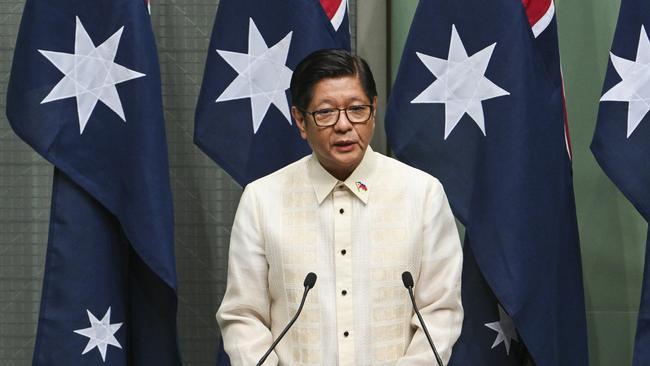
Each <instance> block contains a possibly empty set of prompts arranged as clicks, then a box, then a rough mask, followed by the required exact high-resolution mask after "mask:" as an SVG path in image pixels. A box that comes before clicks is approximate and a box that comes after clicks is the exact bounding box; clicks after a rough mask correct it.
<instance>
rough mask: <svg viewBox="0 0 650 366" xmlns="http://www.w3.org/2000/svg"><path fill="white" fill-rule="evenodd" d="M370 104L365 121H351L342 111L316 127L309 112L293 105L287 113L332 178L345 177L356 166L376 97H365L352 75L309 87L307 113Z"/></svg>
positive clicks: (365, 143)
mask: <svg viewBox="0 0 650 366" xmlns="http://www.w3.org/2000/svg"><path fill="white" fill-rule="evenodd" d="M363 104H372V105H373V107H374V108H373V114H372V116H371V117H370V119H369V120H368V122H366V123H351V122H350V121H349V120H348V119H347V117H346V115H345V112H344V111H341V114H340V116H339V120H338V122H337V123H336V124H335V125H333V126H329V127H319V126H317V125H316V124H315V123H314V120H313V118H312V116H311V115H310V114H309V113H305V115H303V114H302V113H300V111H299V110H298V109H297V108H296V107H292V108H291V114H292V115H293V118H294V119H295V120H296V123H297V125H298V129H299V130H300V136H302V138H303V139H305V140H307V142H308V143H309V146H311V148H312V150H314V153H315V154H316V157H317V158H318V161H319V162H320V163H321V165H322V166H323V167H324V168H325V169H326V170H327V171H328V172H329V173H330V174H332V175H333V176H334V177H336V178H337V179H339V180H345V179H346V178H347V177H348V176H349V175H350V174H351V173H352V172H353V171H354V169H355V168H356V167H357V166H358V165H359V163H360V162H361V159H362V158H363V154H364V153H365V151H366V148H367V147H368V143H370V140H371V139H372V134H373V131H374V129H375V112H374V111H376V110H377V97H375V98H374V100H368V97H367V96H366V93H364V91H363V88H362V87H361V83H360V82H359V79H358V78H357V77H356V76H344V77H340V78H330V79H323V80H321V81H319V82H318V83H317V84H316V85H315V86H314V89H313V92H312V99H311V103H310V104H309V106H308V107H307V112H314V111H318V110H322V109H326V108H347V107H350V106H354V105H363Z"/></svg>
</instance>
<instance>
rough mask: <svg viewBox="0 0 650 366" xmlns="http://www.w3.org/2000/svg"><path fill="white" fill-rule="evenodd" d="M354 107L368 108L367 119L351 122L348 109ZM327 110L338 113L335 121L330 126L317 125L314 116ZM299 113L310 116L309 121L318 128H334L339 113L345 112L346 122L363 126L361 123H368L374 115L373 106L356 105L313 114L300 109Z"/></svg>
mask: <svg viewBox="0 0 650 366" xmlns="http://www.w3.org/2000/svg"><path fill="white" fill-rule="evenodd" d="M355 107H368V108H370V114H368V118H366V120H365V121H353V120H351V119H350V116H349V115H348V109H350V108H355ZM329 110H331V111H334V110H336V111H337V112H338V114H337V115H336V119H335V120H334V122H333V123H330V124H327V125H321V124H318V122H317V121H316V114H318V113H319V112H323V111H329ZM300 111H301V112H302V113H303V114H309V115H311V119H312V120H313V121H314V124H316V126H318V127H332V126H334V125H335V124H337V123H339V119H340V118H341V111H344V112H345V117H346V118H347V119H348V121H349V122H350V123H353V124H363V123H368V121H370V119H371V118H372V116H373V114H374V113H375V106H373V105H372V104H357V105H351V106H347V107H345V108H323V109H319V110H317V111H313V112H309V111H306V110H302V109H301V110H300Z"/></svg>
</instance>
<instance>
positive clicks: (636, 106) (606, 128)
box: [591, 0, 650, 366]
mask: <svg viewBox="0 0 650 366" xmlns="http://www.w3.org/2000/svg"><path fill="white" fill-rule="evenodd" d="M649 30H650V3H648V2H647V1H641V0H622V1H621V10H620V13H619V18H618V25H617V26H616V33H615V35H614V42H613V44H612V50H611V53H610V62H609V66H608V67H607V74H606V75H605V85H604V87H603V95H602V97H601V99H600V110H599V111H598V123H597V125H596V132H595V134H594V140H593V142H592V144H591V150H592V152H593V153H594V156H595V157H596V160H597V161H598V163H599V164H600V166H601V167H602V168H603V170H604V171H605V173H606V174H607V175H608V176H609V178H610V179H611V180H612V181H613V182H614V184H616V186H617V187H618V188H619V189H620V190H621V191H622V192H623V194H624V195H625V197H627V199H629V200H630V202H632V204H633V205H634V207H636V209H637V210H638V211H639V212H640V213H641V215H642V216H643V218H644V219H645V220H646V221H648V220H650V190H649V187H650V169H648V157H649V156H650V117H649V116H648V111H650V107H649V105H650V104H649V103H650V76H649V75H650V74H649V71H650V69H649V65H650V41H649V40H648V39H649V37H648V35H649V34H650V33H648V31H649ZM646 247H647V243H646ZM645 263H646V264H645V270H644V273H643V285H642V286H643V287H642V291H641V305H640V308H639V318H638V321H637V329H636V339H635V345H634V361H633V364H634V365H635V366H645V365H650V274H649V273H648V252H647V248H646V261H645Z"/></svg>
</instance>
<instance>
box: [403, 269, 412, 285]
mask: <svg viewBox="0 0 650 366" xmlns="http://www.w3.org/2000/svg"><path fill="white" fill-rule="evenodd" d="M402 283H404V287H406V288H411V287H413V276H411V272H409V271H406V272H404V273H402Z"/></svg>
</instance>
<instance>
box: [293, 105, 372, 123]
mask: <svg viewBox="0 0 650 366" xmlns="http://www.w3.org/2000/svg"><path fill="white" fill-rule="evenodd" d="M373 110H374V108H373V106H372V105H370V104H362V105H351V106H349V107H345V108H325V109H319V110H317V111H313V112H308V111H303V112H304V113H307V114H310V115H311V117H312V118H313V119H314V123H316V126H318V127H329V126H334V125H335V124H336V123H337V122H338V121H339V118H340V117H341V111H345V116H346V117H347V119H348V121H350V123H366V122H368V121H369V120H370V117H372V112H373Z"/></svg>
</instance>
